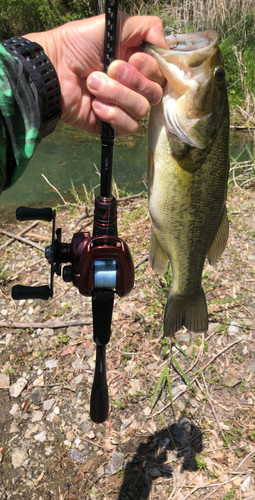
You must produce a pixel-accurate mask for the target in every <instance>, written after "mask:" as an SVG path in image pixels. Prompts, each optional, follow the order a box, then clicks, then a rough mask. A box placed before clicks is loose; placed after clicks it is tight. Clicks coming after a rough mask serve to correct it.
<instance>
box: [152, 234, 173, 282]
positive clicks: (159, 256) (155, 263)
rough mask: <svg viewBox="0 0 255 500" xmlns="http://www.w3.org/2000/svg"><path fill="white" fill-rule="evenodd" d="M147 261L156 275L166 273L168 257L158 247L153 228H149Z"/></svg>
mask: <svg viewBox="0 0 255 500" xmlns="http://www.w3.org/2000/svg"><path fill="white" fill-rule="evenodd" d="M149 259H150V265H151V267H152V269H154V271H156V273H159V274H164V272H165V271H166V267H167V263H168V261H169V257H168V255H167V254H166V252H165V251H164V250H163V249H162V247H161V246H160V244H159V242H158V239H157V237H156V235H155V229H154V227H153V226H152V228H151V243H150V251H149Z"/></svg>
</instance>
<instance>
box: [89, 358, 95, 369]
mask: <svg viewBox="0 0 255 500" xmlns="http://www.w3.org/2000/svg"><path fill="white" fill-rule="evenodd" d="M95 364H96V363H95V361H94V360H93V359H92V358H89V359H88V365H89V367H90V369H91V370H94V368H95Z"/></svg>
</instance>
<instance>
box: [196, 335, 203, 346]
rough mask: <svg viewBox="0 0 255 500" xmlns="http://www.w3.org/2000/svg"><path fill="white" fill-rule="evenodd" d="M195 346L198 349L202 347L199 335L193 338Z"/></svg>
mask: <svg viewBox="0 0 255 500" xmlns="http://www.w3.org/2000/svg"><path fill="white" fill-rule="evenodd" d="M195 344H196V345H197V346H198V347H200V346H201V345H202V340H201V338H200V337H199V335H197V336H196V338H195Z"/></svg>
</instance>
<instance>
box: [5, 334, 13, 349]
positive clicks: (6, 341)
mask: <svg viewBox="0 0 255 500" xmlns="http://www.w3.org/2000/svg"><path fill="white" fill-rule="evenodd" d="M12 337H13V335H12V334H11V333H7V334H6V337H5V345H6V347H7V346H8V345H9V344H10V342H11V341H12Z"/></svg>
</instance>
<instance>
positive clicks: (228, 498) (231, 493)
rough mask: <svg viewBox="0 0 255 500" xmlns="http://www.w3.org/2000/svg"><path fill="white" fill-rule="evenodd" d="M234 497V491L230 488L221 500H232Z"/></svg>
mask: <svg viewBox="0 0 255 500" xmlns="http://www.w3.org/2000/svg"><path fill="white" fill-rule="evenodd" d="M235 496H236V490H235V488H233V486H232V488H231V490H230V491H229V492H228V494H227V495H226V496H225V497H224V498H223V500H234V499H235Z"/></svg>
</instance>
